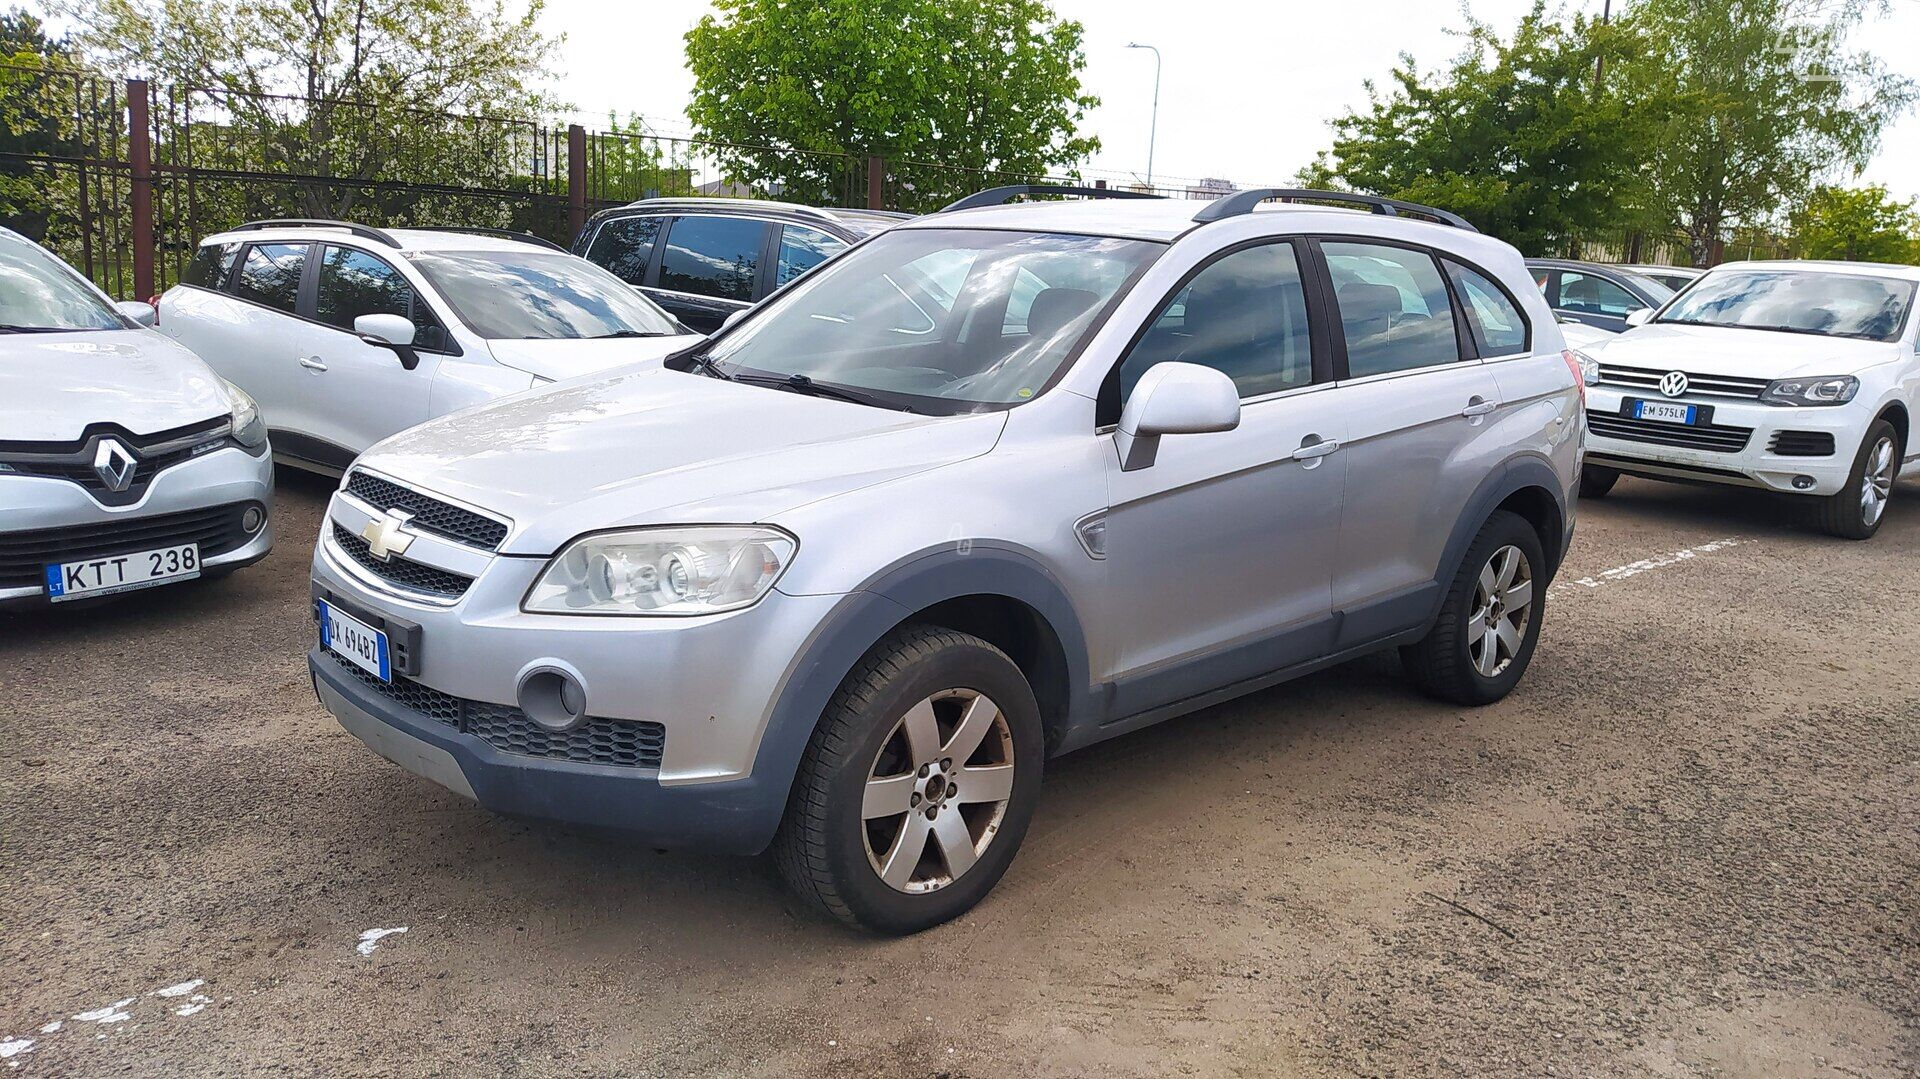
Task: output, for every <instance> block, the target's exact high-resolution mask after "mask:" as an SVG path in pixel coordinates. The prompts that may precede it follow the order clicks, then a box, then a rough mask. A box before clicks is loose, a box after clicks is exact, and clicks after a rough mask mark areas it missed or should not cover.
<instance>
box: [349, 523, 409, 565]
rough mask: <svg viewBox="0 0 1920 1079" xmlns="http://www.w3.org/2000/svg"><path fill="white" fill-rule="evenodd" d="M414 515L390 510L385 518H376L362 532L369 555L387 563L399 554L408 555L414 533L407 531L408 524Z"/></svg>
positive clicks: (361, 536)
mask: <svg viewBox="0 0 1920 1079" xmlns="http://www.w3.org/2000/svg"><path fill="white" fill-rule="evenodd" d="M412 519H413V514H411V513H407V512H405V511H403V510H388V511H387V512H386V515H385V516H383V517H375V518H374V519H373V520H371V521H368V522H367V527H365V528H363V529H361V530H360V538H361V539H363V540H366V541H367V553H368V554H370V555H372V556H373V557H375V558H378V559H379V560H380V561H382V562H385V561H386V560H387V559H389V558H392V557H393V556H394V555H397V554H406V553H407V548H408V547H411V546H413V533H411V532H408V531H407V530H406V524H407V522H408V521H410V520H412Z"/></svg>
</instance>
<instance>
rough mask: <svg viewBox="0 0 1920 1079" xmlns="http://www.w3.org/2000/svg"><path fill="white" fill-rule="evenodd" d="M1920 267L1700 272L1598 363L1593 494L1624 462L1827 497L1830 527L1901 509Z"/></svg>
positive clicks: (1754, 267) (1585, 480)
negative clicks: (1899, 481)
mask: <svg viewBox="0 0 1920 1079" xmlns="http://www.w3.org/2000/svg"><path fill="white" fill-rule="evenodd" d="M1916 283H1920V268H1915V267H1912V266H1889V265H1882V264H1877V263H1857V262H1734V263H1728V264H1726V265H1724V266H1719V267H1716V268H1715V269H1713V270H1712V271H1710V272H1708V273H1707V274H1706V276H1704V277H1702V278H1700V279H1699V280H1698V281H1695V282H1694V283H1693V285H1692V287H1690V288H1688V289H1687V291H1685V292H1683V293H1681V294H1680V295H1679V296H1677V297H1675V298H1674V299H1673V300H1672V301H1671V302H1670V303H1668V304H1667V305H1666V306H1665V307H1663V308H1661V309H1660V311H1659V312H1657V313H1651V317H1650V318H1649V317H1645V315H1644V314H1643V317H1641V318H1639V319H1637V320H1636V322H1637V323H1638V325H1637V326H1636V328H1634V329H1630V330H1628V331H1627V332H1626V333H1624V334H1621V335H1620V336H1619V337H1617V338H1614V339H1613V340H1611V341H1606V342H1596V343H1592V344H1589V345H1587V346H1586V347H1585V351H1586V352H1587V353H1588V354H1589V355H1590V356H1591V357H1592V359H1593V360H1594V361H1595V363H1594V364H1592V365H1590V366H1592V367H1594V368H1595V369H1594V370H1592V371H1590V372H1589V373H1590V374H1592V375H1594V376H1596V377H1597V380H1598V381H1597V383H1596V384H1595V385H1594V386H1593V387H1592V388H1591V389H1590V390H1589V391H1588V394H1589V397H1590V399H1591V408H1592V411H1591V415H1590V417H1589V423H1590V424H1591V431H1590V435H1589V439H1588V442H1587V448H1588V455H1587V467H1586V471H1585V473H1584V475H1583V476H1582V478H1581V483H1580V493H1581V494H1583V495H1585V496H1587V497H1590V498H1593V497H1600V496H1603V495H1605V494H1606V493H1607V492H1608V491H1609V490H1610V489H1611V488H1612V487H1613V485H1614V482H1615V481H1616V480H1618V479H1619V477H1620V475H1621V473H1626V474H1628V475H1634V476H1647V477H1652V478H1654V479H1668V480H1684V481H1692V482H1707V483H1727V484H1736V485H1740V486H1745V487H1758V488H1761V489H1763V490H1769V491H1780V492H1784V493H1787V494H1793V495H1802V496H1806V497H1807V498H1808V499H1809V500H1813V499H1817V500H1818V501H1817V502H1815V503H1814V504H1813V506H1812V508H1813V509H1815V510H1816V511H1817V513H1818V518H1819V522H1820V525H1821V527H1823V528H1824V529H1826V530H1827V531H1828V532H1830V533H1832V534H1833V535H1836V536H1843V537H1846V538H1848V539H1866V538H1868V537H1870V536H1872V535H1873V534H1874V533H1875V532H1877V531H1879V529H1880V523H1881V521H1883V520H1885V519H1886V510H1887V500H1888V499H1889V498H1891V497H1892V495H1893V482H1894V480H1895V479H1896V478H1897V477H1898V476H1899V474H1900V468H1901V465H1902V463H1903V462H1905V461H1911V460H1913V458H1914V456H1915V453H1916V449H1915V445H1914V442H1913V440H1912V439H1911V438H1910V437H1909V434H1910V432H1911V430H1912V428H1911V417H1912V415H1913V411H1914V408H1915V407H1916V405H1920V326H1916V322H1917V321H1920V320H1916V319H1915V317H1914V314H1913V306H1914V302H1913V301H1914V289H1915V287H1916Z"/></svg>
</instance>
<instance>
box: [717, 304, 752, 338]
mask: <svg viewBox="0 0 1920 1079" xmlns="http://www.w3.org/2000/svg"><path fill="white" fill-rule="evenodd" d="M751 310H753V309H752V308H750V307H742V308H741V309H740V310H738V311H735V312H734V313H733V314H731V315H728V316H727V317H726V319H725V321H723V322H721V323H720V329H721V331H722V332H725V331H727V330H731V329H733V324H734V323H736V322H738V321H740V320H741V319H743V318H746V317H747V312H748V311H751Z"/></svg>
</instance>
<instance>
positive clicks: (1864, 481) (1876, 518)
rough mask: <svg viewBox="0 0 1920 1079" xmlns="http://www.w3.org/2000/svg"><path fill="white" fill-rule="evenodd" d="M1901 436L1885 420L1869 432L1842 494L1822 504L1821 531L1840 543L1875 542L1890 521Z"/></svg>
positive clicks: (1898, 465) (1829, 496)
mask: <svg viewBox="0 0 1920 1079" xmlns="http://www.w3.org/2000/svg"><path fill="white" fill-rule="evenodd" d="M1901 450H1902V447H1901V445H1900V432H1898V431H1896V430H1894V429H1893V424H1891V423H1888V422H1887V421H1886V420H1875V421H1874V422H1873V426H1872V427H1869V428H1867V437H1866V438H1864V439H1862V440H1861V441H1860V451H1859V452H1858V453H1856V454H1855V455H1854V458H1853V469H1852V471H1850V472H1848V473H1847V485H1846V486H1845V487H1843V488H1841V489H1840V493H1838V494H1834V495H1828V496H1827V497H1825V498H1822V499H1820V500H1819V509H1818V511H1817V514H1816V519H1817V520H1818V522H1819V525H1820V530H1821V531H1823V532H1825V533H1826V534H1827V535H1829V536H1838V537H1840V538H1841V539H1850V540H1864V539H1872V538H1873V534H1874V533H1876V532H1878V531H1880V524H1881V522H1883V521H1885V520H1886V519H1887V503H1888V502H1889V500H1891V499H1892V498H1893V481H1894V480H1896V479H1898V478H1899V476H1900V456H1901Z"/></svg>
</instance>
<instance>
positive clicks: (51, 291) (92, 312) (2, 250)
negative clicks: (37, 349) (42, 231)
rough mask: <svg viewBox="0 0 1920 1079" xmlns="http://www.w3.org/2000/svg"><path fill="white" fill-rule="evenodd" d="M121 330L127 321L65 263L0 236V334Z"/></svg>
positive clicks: (6, 235)
mask: <svg viewBox="0 0 1920 1079" xmlns="http://www.w3.org/2000/svg"><path fill="white" fill-rule="evenodd" d="M126 328H127V320H126V319H123V318H121V317H120V313H119V312H117V311H115V310H114V309H113V306H112V305H111V304H109V303H107V301H105V300H103V299H101V298H100V294H99V293H97V292H95V291H93V290H92V289H90V288H88V287H87V285H86V282H84V281H82V280H81V279H80V277H79V275H77V274H75V273H74V272H73V271H72V270H70V269H68V268H67V266H66V264H65V263H63V262H61V261H60V260H58V259H56V258H54V257H53V256H52V255H49V254H47V253H46V252H45V251H43V250H41V248H40V246H39V245H38V244H35V243H33V242H31V241H29V240H26V239H24V238H22V237H20V236H16V235H13V234H11V233H0V333H30V332H34V331H40V332H48V331H56V330H124V329H126Z"/></svg>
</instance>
